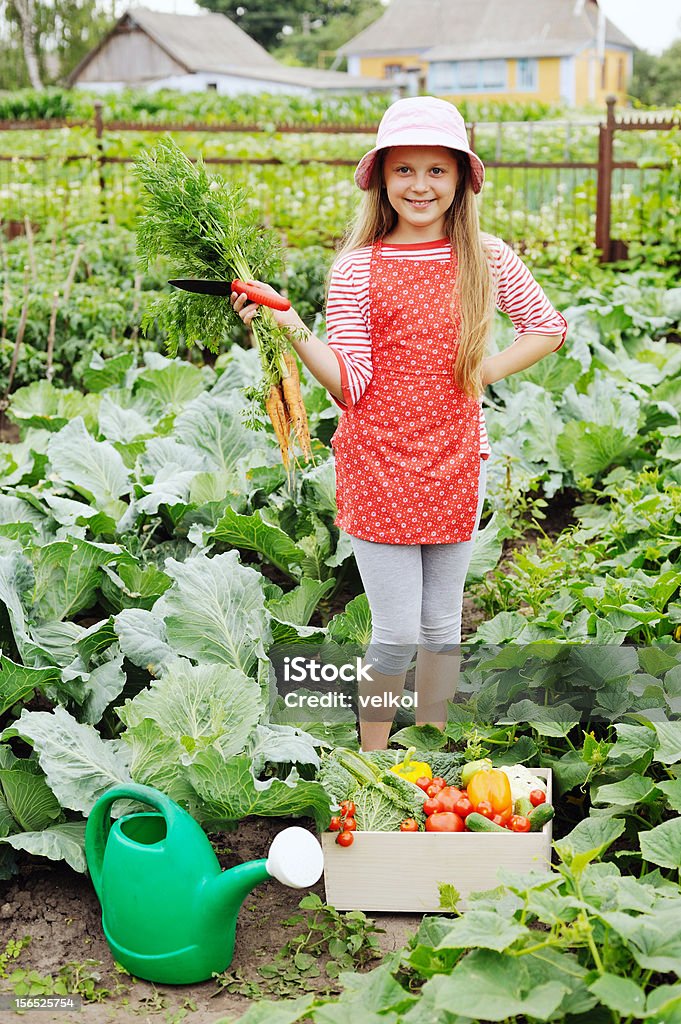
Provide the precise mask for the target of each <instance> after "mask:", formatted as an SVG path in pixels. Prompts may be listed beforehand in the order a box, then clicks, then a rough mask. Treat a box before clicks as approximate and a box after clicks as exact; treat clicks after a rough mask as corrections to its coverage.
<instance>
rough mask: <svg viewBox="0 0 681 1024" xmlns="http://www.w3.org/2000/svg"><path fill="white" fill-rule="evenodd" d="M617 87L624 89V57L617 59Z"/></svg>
mask: <svg viewBox="0 0 681 1024" xmlns="http://www.w3.org/2000/svg"><path fill="white" fill-rule="evenodd" d="M617 88H618V89H619V90H620V92H621V91H622V90H623V89H624V57H620V59H619V60H618V61H617Z"/></svg>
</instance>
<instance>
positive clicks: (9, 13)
mask: <svg viewBox="0 0 681 1024" xmlns="http://www.w3.org/2000/svg"><path fill="white" fill-rule="evenodd" d="M112 24H113V18H112V17H111V15H110V14H104V13H103V12H102V11H101V10H100V9H99V0H0V89H20V88H23V87H24V86H26V85H31V86H33V88H35V89H40V88H42V83H44V82H54V81H55V80H58V79H60V78H64V77H65V76H66V75H67V74H68V73H69V71H71V70H72V69H73V68H74V67H75V66H76V64H78V62H79V61H80V60H81V59H82V58H83V57H84V56H85V54H86V53H88V52H89V51H90V50H91V49H92V48H93V46H95V45H96V44H97V43H98V42H99V40H100V39H101V38H102V36H103V35H104V34H105V33H106V32H107V31H108V29H109V28H110V27H111V25H112ZM22 54H23V59H22Z"/></svg>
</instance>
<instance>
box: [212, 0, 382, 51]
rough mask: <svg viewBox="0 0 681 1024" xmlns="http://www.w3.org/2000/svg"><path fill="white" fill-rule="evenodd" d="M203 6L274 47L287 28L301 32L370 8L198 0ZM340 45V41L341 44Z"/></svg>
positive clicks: (344, 2)
mask: <svg viewBox="0 0 681 1024" xmlns="http://www.w3.org/2000/svg"><path fill="white" fill-rule="evenodd" d="M198 2H199V3H200V4H201V6H202V7H207V8H208V10H210V11H216V12H217V13H219V14H226V15H227V17H228V18H229V19H230V21H233V22H234V23H235V24H236V25H238V26H239V28H242V29H243V30H244V32H247V33H248V35H249V36H251V37H252V38H253V39H255V40H256V42H258V43H260V45H261V46H264V47H265V49H266V50H269V49H272V48H273V47H275V46H276V45H277V44H278V43H281V42H282V40H283V38H284V36H283V32H282V30H283V28H284V26H285V25H290V26H291V27H292V28H293V29H294V30H298V31H301V33H303V32H305V33H307V32H308V31H311V30H312V29H311V26H312V25H314V26H316V27H317V28H321V27H322V26H323V25H326V24H327V23H328V22H329V21H330V19H332V18H334V17H335V16H336V15H339V14H348V15H350V16H355V15H357V14H359V13H360V12H361V11H362V10H365V9H366V4H365V3H364V2H363V0H286V2H284V0H198ZM339 45H340V44H339Z"/></svg>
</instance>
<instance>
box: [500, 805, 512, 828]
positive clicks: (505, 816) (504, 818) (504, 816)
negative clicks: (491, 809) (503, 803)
mask: <svg viewBox="0 0 681 1024" xmlns="http://www.w3.org/2000/svg"><path fill="white" fill-rule="evenodd" d="M512 814H513V808H512V807H506V808H505V810H503V811H499V814H498V817H500V818H501V823H502V825H508V823H509V821H510V820H511V816H512Z"/></svg>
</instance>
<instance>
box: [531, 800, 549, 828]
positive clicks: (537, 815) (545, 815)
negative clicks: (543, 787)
mask: <svg viewBox="0 0 681 1024" xmlns="http://www.w3.org/2000/svg"><path fill="white" fill-rule="evenodd" d="M554 814H555V811H554V809H553V806H552V805H551V804H539V806H538V807H535V809H534V810H533V811H532V813H531V814H529V815H528V818H529V820H530V832H541V830H542V829H543V827H544V825H545V824H546V823H547V821H551V818H552V817H553V815H554Z"/></svg>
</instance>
